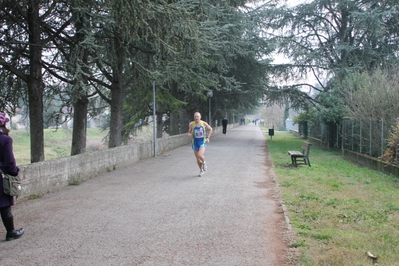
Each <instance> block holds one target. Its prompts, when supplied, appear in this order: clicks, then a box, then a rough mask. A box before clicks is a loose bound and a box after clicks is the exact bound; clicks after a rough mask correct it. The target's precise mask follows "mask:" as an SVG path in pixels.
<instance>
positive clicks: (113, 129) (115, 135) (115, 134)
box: [108, 38, 125, 148]
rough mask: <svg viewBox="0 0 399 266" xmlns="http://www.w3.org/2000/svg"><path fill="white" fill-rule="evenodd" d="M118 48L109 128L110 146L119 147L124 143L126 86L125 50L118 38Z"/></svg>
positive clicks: (116, 44)
mask: <svg viewBox="0 0 399 266" xmlns="http://www.w3.org/2000/svg"><path fill="white" fill-rule="evenodd" d="M114 44H115V47H117V48H116V58H117V63H116V67H114V68H113V80H112V86H111V121H110V123H109V124H110V128H109V144H108V147H109V148H113V147H118V146H120V145H121V143H122V114H123V100H124V97H125V88H124V86H123V62H124V56H125V53H124V50H123V47H121V42H120V40H119V39H118V38H115V39H114Z"/></svg>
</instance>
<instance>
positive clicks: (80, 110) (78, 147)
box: [71, 13, 90, 156]
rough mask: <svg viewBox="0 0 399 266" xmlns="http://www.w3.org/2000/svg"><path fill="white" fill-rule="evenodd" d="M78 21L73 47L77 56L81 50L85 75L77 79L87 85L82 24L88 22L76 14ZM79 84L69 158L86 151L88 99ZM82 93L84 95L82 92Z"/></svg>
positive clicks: (87, 55)
mask: <svg viewBox="0 0 399 266" xmlns="http://www.w3.org/2000/svg"><path fill="white" fill-rule="evenodd" d="M76 16H77V17H78V19H77V20H76V23H75V25H76V39H77V45H76V46H75V47H74V52H75V53H76V54H79V51H80V49H83V54H82V57H81V68H82V71H83V72H84V73H86V74H87V75H81V76H80V77H79V79H81V82H82V83H83V84H88V81H87V79H88V78H87V77H88V75H89V73H90V71H89V69H88V64H89V63H88V61H89V59H88V58H89V52H88V50H87V49H86V48H85V46H84V44H83V43H84V41H85V40H86V35H85V33H83V32H84V22H85V21H86V20H88V18H87V17H86V16H82V15H80V14H79V13H78V14H76ZM81 47H84V48H81ZM79 84H80V82H79V81H77V82H75V89H74V92H75V93H79V94H80V97H79V99H78V100H77V101H76V102H74V103H73V106H74V108H73V109H74V112H73V131H72V145H71V156H72V155H76V154H81V153H84V152H85V151H86V138H87V135H86V134H87V109H88V104H89V99H88V98H87V95H86V93H85V92H86V89H85V88H82V87H81V86H80V85H79ZM82 91H84V93H83V92H82Z"/></svg>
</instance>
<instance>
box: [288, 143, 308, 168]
mask: <svg viewBox="0 0 399 266" xmlns="http://www.w3.org/2000/svg"><path fill="white" fill-rule="evenodd" d="M310 146H312V144H310V143H308V142H305V141H304V142H303V143H302V152H300V151H288V154H289V155H290V156H291V162H292V164H293V165H295V166H297V165H298V163H297V159H298V158H299V159H302V160H303V163H304V164H307V165H309V167H310V161H309V150H310Z"/></svg>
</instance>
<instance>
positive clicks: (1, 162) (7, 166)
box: [0, 129, 19, 208]
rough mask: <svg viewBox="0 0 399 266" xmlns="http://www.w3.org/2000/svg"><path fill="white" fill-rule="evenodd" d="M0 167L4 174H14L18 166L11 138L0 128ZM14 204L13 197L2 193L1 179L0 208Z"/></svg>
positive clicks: (0, 184) (17, 170)
mask: <svg viewBox="0 0 399 266" xmlns="http://www.w3.org/2000/svg"><path fill="white" fill-rule="evenodd" d="M0 168H1V171H3V172H4V173H5V174H9V175H13V176H16V175H18V172H19V168H18V167H17V166H16V163H15V158H14V153H13V151H12V138H11V137H9V136H7V135H6V134H4V133H3V131H2V129H0ZM11 205H14V197H11V196H9V195H6V194H4V193H3V179H2V180H1V182H0V208H1V207H7V206H11Z"/></svg>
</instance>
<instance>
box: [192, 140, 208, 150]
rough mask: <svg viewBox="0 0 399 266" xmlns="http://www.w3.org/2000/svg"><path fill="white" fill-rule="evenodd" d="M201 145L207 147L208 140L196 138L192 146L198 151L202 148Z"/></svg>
mask: <svg viewBox="0 0 399 266" xmlns="http://www.w3.org/2000/svg"><path fill="white" fill-rule="evenodd" d="M200 147H204V148H205V147H206V141H205V140H204V139H203V138H200V139H194V141H193V144H192V148H193V150H195V151H198V150H199V149H200Z"/></svg>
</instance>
